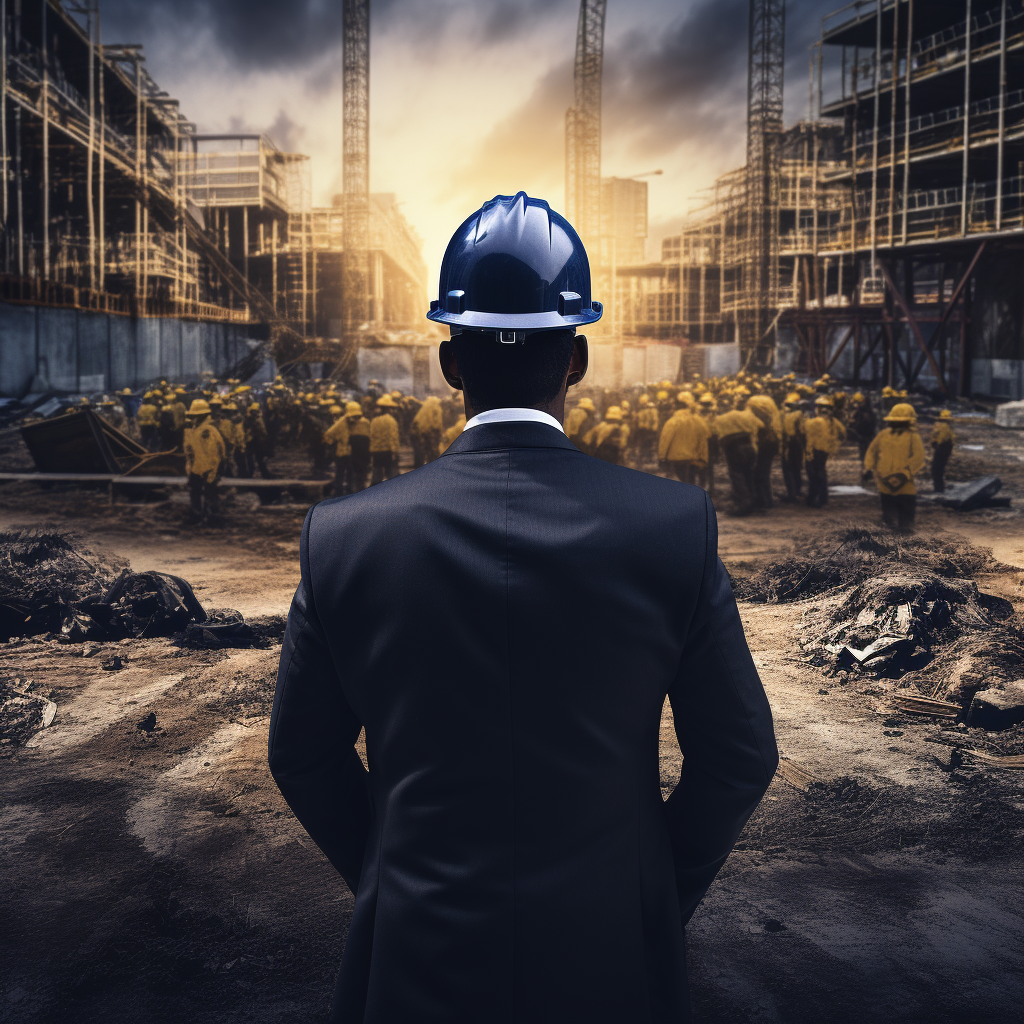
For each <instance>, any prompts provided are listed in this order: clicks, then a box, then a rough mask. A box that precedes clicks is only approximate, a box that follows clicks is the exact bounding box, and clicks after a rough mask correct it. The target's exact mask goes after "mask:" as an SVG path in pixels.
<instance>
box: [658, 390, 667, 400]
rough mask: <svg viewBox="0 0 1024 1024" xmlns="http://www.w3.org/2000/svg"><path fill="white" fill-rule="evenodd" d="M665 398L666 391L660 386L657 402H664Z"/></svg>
mask: <svg viewBox="0 0 1024 1024" xmlns="http://www.w3.org/2000/svg"><path fill="white" fill-rule="evenodd" d="M667 400H668V392H667V391H666V390H665V389H664V388H662V389H661V391H659V392H658V401H659V402H665V401H667Z"/></svg>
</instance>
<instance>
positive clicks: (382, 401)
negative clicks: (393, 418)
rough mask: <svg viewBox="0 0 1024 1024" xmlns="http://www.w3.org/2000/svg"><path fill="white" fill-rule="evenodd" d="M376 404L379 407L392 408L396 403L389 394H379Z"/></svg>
mask: <svg viewBox="0 0 1024 1024" xmlns="http://www.w3.org/2000/svg"><path fill="white" fill-rule="evenodd" d="M377 405H378V406H379V407H380V408H381V409H394V408H396V407H397V405H398V403H397V402H396V401H395V400H394V399H393V398H392V397H391V396H390V395H381V396H380V398H378V399H377Z"/></svg>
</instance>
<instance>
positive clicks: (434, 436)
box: [409, 395, 444, 469]
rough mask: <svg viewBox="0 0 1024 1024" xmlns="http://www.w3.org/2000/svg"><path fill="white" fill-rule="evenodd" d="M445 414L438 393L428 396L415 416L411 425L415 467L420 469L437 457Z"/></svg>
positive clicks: (410, 436)
mask: <svg viewBox="0 0 1024 1024" xmlns="http://www.w3.org/2000/svg"><path fill="white" fill-rule="evenodd" d="M443 416H444V410H443V409H442V407H441V399H440V398H438V397H437V396H436V395H430V396H428V397H427V399H426V400H425V401H424V402H423V404H422V405H421V406H420V407H419V409H418V410H417V411H416V414H415V415H414V416H413V418H412V423H411V425H410V427H409V439H410V441H411V442H412V467H413V469H419V468H420V466H422V465H424V464H425V463H427V462H433V461H434V459H436V458H437V454H438V452H437V446H438V445H439V444H440V443H441V428H442V425H443Z"/></svg>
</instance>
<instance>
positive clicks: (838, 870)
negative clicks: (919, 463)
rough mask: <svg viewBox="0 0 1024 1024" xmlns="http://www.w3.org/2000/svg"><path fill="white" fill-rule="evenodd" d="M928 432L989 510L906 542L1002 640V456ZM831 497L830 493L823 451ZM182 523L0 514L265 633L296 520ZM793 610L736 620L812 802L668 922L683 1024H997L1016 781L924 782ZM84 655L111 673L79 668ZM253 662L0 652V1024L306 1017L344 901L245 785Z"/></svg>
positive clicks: (916, 753) (858, 502)
mask: <svg viewBox="0 0 1024 1024" xmlns="http://www.w3.org/2000/svg"><path fill="white" fill-rule="evenodd" d="M957 432H958V445H959V446H960V447H958V449H957V451H956V453H955V456H954V460H953V463H952V465H951V467H950V471H949V478H950V479H951V480H954V481H955V480H961V479H968V478H971V477H975V476H979V475H982V474H983V473H988V472H996V473H998V474H999V475H1000V476H1001V477H1002V479H1003V480H1004V483H1005V487H1004V491H1003V493H1004V494H1006V495H1008V496H1010V497H1011V498H1012V499H1013V507H1011V508H1010V509H1009V510H984V511H979V512H974V513H969V514H966V515H961V514H957V513H954V512H950V511H946V510H944V509H941V508H939V507H937V506H934V505H933V504H931V503H930V502H928V501H924V500H922V502H921V511H920V514H919V523H918V532H919V534H921V535H923V536H926V537H936V538H941V537H945V536H947V535H952V534H961V535H963V536H965V537H967V538H968V539H969V540H970V541H972V542H973V543H974V544H977V545H980V546H983V547H988V548H991V549H992V550H993V553H994V555H995V557H996V559H997V560H998V561H1000V562H1002V563H1004V565H1005V566H1007V567H1008V568H1007V569H1006V570H1005V571H1003V572H1000V573H996V574H992V575H991V576H986V577H984V578H979V579H978V583H979V586H981V587H982V588H983V589H984V590H986V591H987V592H989V593H994V594H997V595H999V596H1001V597H1004V598H1006V599H1008V600H1010V601H1011V602H1013V603H1014V604H1015V607H1016V608H1017V610H1018V611H1024V514H1022V509H1024V434H1022V433H1017V432H1009V431H1007V432H1001V431H997V430H996V429H995V428H993V427H992V426H990V425H988V424H986V423H983V422H980V421H979V422H976V423H972V424H969V425H968V424H958V427H957ZM964 445H970V446H972V448H969V449H965V448H964V447H963V446H964ZM979 446H981V448H980V450H979ZM832 477H833V483H837V484H842V485H856V484H857V483H858V482H859V479H858V478H859V474H858V471H857V466H856V462H855V459H854V458H853V457H852V452H850V451H847V452H845V453H844V456H843V457H842V458H841V459H840V460H839V461H838V463H837V464H836V466H835V467H834V468H833V473H832ZM778 489H781V481H779V488H778ZM922 489H923V490H925V491H927V490H928V487H927V485H925V486H924V487H923V488H922ZM876 503H877V499H876V498H875V497H874V496H873V495H871V494H863V495H858V494H853V495H841V496H836V497H834V498H833V500H832V502H831V503H830V505H829V507H828V508H827V509H825V510H822V511H811V510H808V509H806V508H804V507H803V506H796V507H794V506H779V507H778V508H776V509H775V510H773V511H772V512H770V513H768V514H767V515H764V516H759V517H756V518H754V519H746V520H736V519H729V518H727V517H725V516H723V517H721V550H722V555H723V558H724V559H725V561H726V563H727V565H728V567H729V569H730V571H731V572H732V573H733V574H734V575H739V576H742V575H744V574H747V573H750V572H752V571H753V570H754V569H755V568H756V567H757V566H758V565H760V564H762V563H763V562H765V561H771V560H773V559H778V558H780V557H783V556H786V555H788V554H791V553H792V552H794V551H799V550H801V548H802V547H803V546H805V545H806V543H807V541H808V539H809V538H810V537H813V536H817V535H819V534H820V533H821V532H822V531H824V530H826V529H830V528H835V527H837V526H840V525H845V524H848V523H851V522H855V523H859V524H861V525H865V524H872V523H875V522H876V520H877V519H878V510H877V507H876ZM185 513H186V506H185V505H183V504H182V502H181V501H180V500H177V499H176V500H172V501H168V502H164V503H159V504H153V503H150V504H142V503H132V504H118V505H117V506H114V507H111V506H110V505H109V502H108V500H107V496H106V493H105V492H103V491H93V492H88V491H81V490H69V489H62V488H54V489H50V490H48V491H43V490H40V489H38V488H35V487H32V486H29V485H20V484H19V485H8V486H4V487H2V488H0V529H8V528H12V527H15V526H40V525H42V524H44V523H49V524H54V525H58V526H60V527H62V528H66V529H72V530H74V531H75V532H76V533H77V534H78V535H79V536H80V537H81V538H82V540H83V542H84V543H85V544H87V545H88V546H90V547H93V548H103V549H106V550H109V551H111V552H114V553H116V554H118V555H120V556H122V557H125V558H128V559H130V561H131V564H132V567H133V568H134V569H136V570H147V569H155V570H161V571H166V572H171V573H174V574H176V575H180V576H183V577H185V578H186V579H188V580H189V581H190V582H191V583H192V584H193V585H194V587H195V590H196V594H197V596H198V597H199V598H200V600H201V601H202V602H203V603H204V605H207V606H212V607H233V608H237V609H239V610H240V611H242V612H243V613H244V614H245V615H246V617H247V618H252V617H256V616H278V617H280V616H284V615H285V614H286V613H287V609H288V603H289V601H290V598H291V594H292V591H293V589H294V587H295V583H296V580H297V565H296V556H297V552H298V532H299V529H300V527H301V523H302V518H303V515H304V513H305V508H303V507H302V506H299V505H284V506H273V507H260V506H259V505H258V504H257V503H255V501H252V500H249V499H245V498H239V499H237V500H236V501H234V502H233V503H228V504H227V505H226V506H225V513H224V520H223V523H222V525H220V526H218V527H215V528H204V529H202V530H198V529H196V528H194V527H190V526H188V525H186V515H185ZM807 607H808V605H807V603H806V602H805V603H794V604H783V605H755V604H746V603H744V604H743V605H742V606H741V611H742V614H743V618H744V622H745V624H746V628H747V636H748V640H749V643H750V646H751V649H752V651H753V654H754V658H755V660H756V662H757V664H758V667H759V669H760V671H761V674H762V678H763V679H764V682H765V686H766V688H767V691H768V694H769V697H770V699H771V702H772V707H773V710H774V713H775V717H776V728H777V733H778V738H779V745H780V748H781V750H782V753H783V755H784V757H786V758H787V759H789V760H790V761H791V762H795V763H796V764H798V765H799V766H800V767H801V769H802V770H804V771H805V772H807V773H809V775H810V776H812V777H813V779H814V780H816V781H814V782H813V783H812V784H811V785H810V786H809V788H808V789H807V791H806V792H805V791H803V790H802V789H800V788H796V787H795V786H793V785H791V784H790V783H789V782H787V781H786V779H785V778H784V777H783V776H782V775H780V776H778V777H776V779H775V781H774V782H773V784H772V787H771V789H770V791H769V793H768V796H767V797H766V799H765V801H764V803H763V804H762V805H761V807H760V808H759V810H758V811H757V812H756V813H755V815H754V817H753V819H752V820H751V822H750V824H749V825H748V827H747V829H746V830H745V832H744V834H743V836H742V837H741V840H740V844H739V848H738V849H737V851H736V852H735V853H734V854H733V855H732V857H731V858H730V859H729V861H728V863H727V864H726V866H725V868H724V869H723V871H722V873H721V874H720V876H719V878H718V880H717V881H716V882H715V884H714V886H713V887H712V889H711V891H710V893H709V894H708V896H707V898H706V899H705V901H704V903H703V905H702V906H701V908H700V909H699V910H698V912H697V914H696V916H695V917H694V919H693V922H692V924H691V927H690V928H689V930H688V942H689V956H690V977H691V987H692V995H693V1006H694V1016H695V1020H697V1021H700V1022H708V1024H710V1022H716V1024H717V1022H723V1024H725V1022H730V1024H731V1022H747V1021H749V1022H758V1024H761V1022H765V1024H767V1022H778V1024H802V1022H808V1024H810V1022H819V1021H822V1020H828V1021H831V1022H851V1024H852V1022H858V1024H863V1022H874V1021H877V1022H886V1024H888V1022H891V1021H900V1022H920V1024H939V1022H956V1024H967V1022H974V1021H977V1022H982V1021H984V1022H986V1024H1002V1022H1007V1024H1009V1022H1011V1021H1017V1020H1020V1016H1019V1015H1020V1007H1021V1005H1024V972H1022V971H1021V967H1020V952H1021V950H1022V949H1024V874H1022V871H1021V868H1022V861H1024V854H1022V849H1024V847H1022V840H1024V772H1019V771H1017V772H1015V771H1008V770H997V769H993V768H990V767H982V766H978V765H974V764H971V763H970V762H968V763H966V764H965V765H964V766H963V767H962V768H960V769H959V770H957V771H955V772H950V771H948V770H943V767H942V766H941V764H940V762H941V761H942V760H943V757H944V758H945V761H946V763H947V764H948V761H949V750H950V746H949V744H950V743H951V742H952V737H953V736H954V734H955V726H954V725H953V724H952V723H950V722H946V723H943V722H942V721H940V720H936V719H932V718H928V717H921V716H914V715H901V716H896V717H894V713H893V711H892V708H891V705H890V704H889V703H888V700H889V697H890V696H891V694H889V693H888V692H886V691H885V690H884V688H882V689H880V688H879V687H877V686H872V685H870V684H869V683H867V682H864V683H862V684H851V685H846V686H839V685H836V684H835V681H834V680H830V679H828V678H827V677H826V676H825V675H823V673H822V671H821V670H820V669H818V668H814V667H813V666H811V665H809V664H807V662H806V660H805V659H804V658H803V657H801V652H800V649H799V647H798V644H797V637H798V634H799V627H800V622H801V620H802V616H803V614H804V612H805V610H806V609H807ZM113 654H120V656H121V658H122V659H123V661H124V663H125V667H124V668H123V669H121V670H120V671H106V670H104V669H103V668H102V664H103V662H104V661H107V660H108V659H109V658H110V657H111V656H112V655H113ZM278 655H279V647H273V648H271V649H269V650H232V651H218V650H201V651H197V650H187V649H182V648H179V647H177V646H175V645H174V643H173V641H170V640H162V639H161V640H134V641H124V642H119V643H109V644H96V643H85V644H70V643H63V642H60V641H56V640H43V639H28V640H14V641H11V642H9V643H6V644H0V679H7V680H20V683H19V685H25V684H26V683H27V682H28V681H31V683H32V684H33V685H32V691H33V692H39V693H42V694H43V695H45V696H48V697H49V699H51V700H52V701H54V702H55V703H56V704H57V707H58V711H57V715H56V718H55V720H54V722H53V724H52V725H51V726H50V727H49V728H47V729H44V730H42V731H40V732H38V733H36V734H35V736H33V738H32V739H31V740H30V741H29V742H28V744H27V745H25V746H23V747H15V746H11V745H8V746H0V807H2V811H0V813H2V820H3V827H2V828H0V865H2V867H0V877H2V879H3V885H2V886H0V922H2V925H0V965H2V968H0V1019H2V1020H4V1021H10V1022H12V1024H44V1022H45V1024H50V1022H58V1021H61V1022H63V1021H68V1020H74V1021H76V1022H83V1024H85V1022H92V1021H96V1022H100V1021H102V1022H104V1024H120V1022H125V1024H128V1022H132V1024H134V1022H137V1021H140V1020H147V1021H152V1022H156V1024H164V1022H166V1024H170V1022H186V1021H187V1022H189V1024H193V1022H195V1024H200V1022H207V1021H208V1022H214V1021H216V1022H218V1024H220V1022H225V1024H228V1022H233V1021H238V1022H242V1021H246V1022H258V1024H263V1022H271V1021H273V1022H304V1024H305V1022H309V1021H317V1020H322V1019H324V1018H325V1016H326V1012H327V1008H328V1003H329V997H330V993H331V991H332V988H333V983H334V977H335V973H336V971H337V965H338V962H339V958H340V955H341V950H342V948H343V945H344V939H345V932H346V928H347V925H348V921H349V917H350V915H351V911H352V898H351V895H350V894H349V892H348V890H347V888H346V886H345V884H344V883H343V882H342V881H341V879H340V878H339V877H338V876H337V875H336V874H335V873H334V871H333V870H332V869H331V867H330V866H329V864H328V863H327V862H326V860H325V859H324V858H323V857H322V856H321V854H320V853H319V851H318V850H317V849H316V848H315V847H314V846H313V845H312V843H311V842H310V841H309V840H308V839H307V838H306V836H305V834H304V833H303V831H302V829H301V828H300V827H299V826H298V824H297V823H296V821H295V820H294V819H293V818H292V816H291V815H290V813H289V811H288V809H287V807H286V806H285V805H284V803H283V801H282V799H281V797H280V796H279V795H278V793H277V791H276V788H275V787H274V784H273V781H272V780H271V778H270V776H269V773H268V770H267V766H266V736H267V725H268V721H269V714H270V707H271V702H272V697H273V687H274V678H275V674H276V667H277V660H278ZM150 712H152V713H153V714H155V716H156V725H157V728H156V729H155V730H154V731H153V732H151V733H146V732H143V731H141V730H140V729H139V728H138V723H139V722H140V721H141V720H142V719H144V718H145V717H146V716H147V715H148V714H149V713H150ZM982 739H983V740H984V742H986V743H987V744H988V746H989V748H990V749H992V750H994V751H998V750H999V749H1000V744H1001V743H1002V742H1003V739H1002V738H1001V737H1000V734H991V735H990V736H989V737H987V738H985V737H982ZM662 740H663V743H662V765H663V783H664V785H665V787H666V791H667V790H668V789H669V788H670V787H671V786H672V785H673V784H674V780H675V777H676V774H677V773H678V768H679V761H680V755H679V751H678V747H677V746H676V744H675V740H674V738H673V734H672V725H671V719H670V715H669V714H668V712H666V715H665V719H664V722H663V730H662Z"/></svg>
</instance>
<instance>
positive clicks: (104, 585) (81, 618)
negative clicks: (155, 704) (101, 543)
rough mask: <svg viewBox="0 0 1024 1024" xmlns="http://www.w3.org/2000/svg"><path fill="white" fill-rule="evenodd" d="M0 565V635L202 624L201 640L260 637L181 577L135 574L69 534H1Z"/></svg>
mask: <svg viewBox="0 0 1024 1024" xmlns="http://www.w3.org/2000/svg"><path fill="white" fill-rule="evenodd" d="M0 565H3V567H4V570H3V572H2V573H0V640H9V639H11V638H12V637H22V636H39V635H47V636H51V637H63V638H65V639H67V640H69V641H72V642H80V641H84V640H124V639H139V638H144V637H145V638H148V637H156V636H183V637H185V638H188V637H189V635H190V632H192V631H195V630H199V632H200V635H201V637H202V640H203V645H204V646H217V647H233V646H252V643H253V639H254V637H255V634H254V633H253V631H252V630H251V629H250V628H249V627H248V626H247V625H246V624H245V622H244V620H243V619H242V616H241V614H240V613H239V612H236V611H233V610H231V609H219V610H217V611H215V612H212V613H209V614H208V613H207V612H206V611H205V610H204V608H203V606H202V605H201V604H200V603H199V601H198V600H197V598H196V596H195V594H194V593H193V592H192V588H191V587H190V586H189V584H188V583H187V582H186V581H185V580H183V579H181V578H180V577H178V576H171V575H170V574H168V573H162V572H140V573H136V572H132V571H131V569H130V568H129V567H128V566H127V565H126V564H124V563H123V562H115V561H111V560H110V559H107V558H104V557H102V556H99V555H97V554H95V553H93V552H91V551H86V550H85V549H82V548H80V547H77V546H76V545H75V544H74V542H73V540H72V538H71V537H70V536H69V535H67V534H63V533H58V532H33V531H17V532H13V533H0ZM111 667H112V668H113V667H114V666H111Z"/></svg>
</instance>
